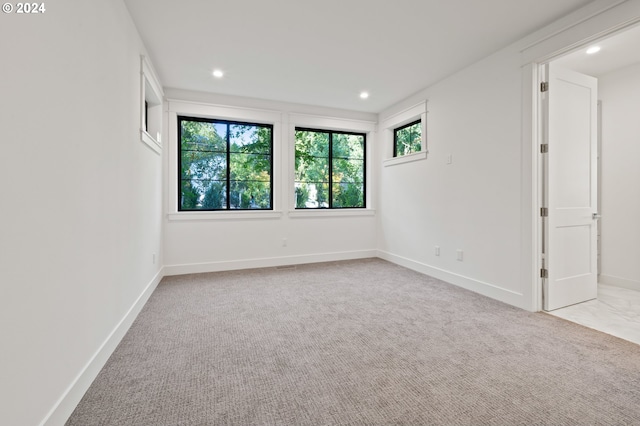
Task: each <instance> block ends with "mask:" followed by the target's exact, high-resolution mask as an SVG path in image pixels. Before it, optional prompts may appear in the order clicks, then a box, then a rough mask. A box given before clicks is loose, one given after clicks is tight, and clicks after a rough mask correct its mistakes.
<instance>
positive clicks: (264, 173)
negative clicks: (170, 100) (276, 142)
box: [178, 116, 273, 211]
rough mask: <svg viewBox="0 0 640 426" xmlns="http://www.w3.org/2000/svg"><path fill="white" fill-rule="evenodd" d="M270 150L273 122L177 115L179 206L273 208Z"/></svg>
mask: <svg viewBox="0 0 640 426" xmlns="http://www.w3.org/2000/svg"><path fill="white" fill-rule="evenodd" d="M272 152H273V126H272V125H268V124H255V123H243V122H238V121H226V120H214V119H206V118H196V117H182V116H178V210H180V211H192V210H196V211H200V210H231V209H236V210H249V209H262V210H272V209H273V174H272V170H273V155H272Z"/></svg>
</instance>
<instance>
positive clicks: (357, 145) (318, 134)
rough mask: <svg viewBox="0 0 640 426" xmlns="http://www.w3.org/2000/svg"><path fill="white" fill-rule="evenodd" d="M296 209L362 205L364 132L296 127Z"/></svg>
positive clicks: (363, 198) (363, 196)
mask: <svg viewBox="0 0 640 426" xmlns="http://www.w3.org/2000/svg"><path fill="white" fill-rule="evenodd" d="M295 139H296V143H295V198H296V203H295V204H296V208H298V209H314V208H315V209H321V208H327V209H339V208H364V207H366V206H365V187H366V185H365V151H366V135H364V134H362V133H348V132H337V131H328V130H317V129H303V128H296V132H295Z"/></svg>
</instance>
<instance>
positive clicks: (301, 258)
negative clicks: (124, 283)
mask: <svg viewBox="0 0 640 426" xmlns="http://www.w3.org/2000/svg"><path fill="white" fill-rule="evenodd" d="M372 257H376V251H375V250H356V251H344V252H334V253H320V254H307V255H296V256H283V257H269V258H260V259H246V260H227V261H220V262H207V263H191V264H182V265H165V267H164V274H165V276H170V275H184V274H200V273H206V272H220V271H235V270H241V269H253V268H271V267H276V266H289V265H301V264H305V263H318V262H332V261H338V260H352V259H367V258H372Z"/></svg>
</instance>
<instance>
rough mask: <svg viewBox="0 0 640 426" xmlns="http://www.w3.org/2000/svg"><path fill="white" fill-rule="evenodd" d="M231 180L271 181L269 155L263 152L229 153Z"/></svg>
mask: <svg viewBox="0 0 640 426" xmlns="http://www.w3.org/2000/svg"><path fill="white" fill-rule="evenodd" d="M229 161H230V162H231V164H230V167H231V180H238V181H244V180H259V181H263V182H269V181H271V156H270V155H264V154H229Z"/></svg>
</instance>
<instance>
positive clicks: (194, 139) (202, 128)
mask: <svg viewBox="0 0 640 426" xmlns="http://www.w3.org/2000/svg"><path fill="white" fill-rule="evenodd" d="M180 130H181V136H182V140H181V144H182V145H181V149H182V151H215V152H225V151H226V150H227V139H226V138H227V125H226V124H221V123H208V122H202V121H188V120H181V123H180Z"/></svg>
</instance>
